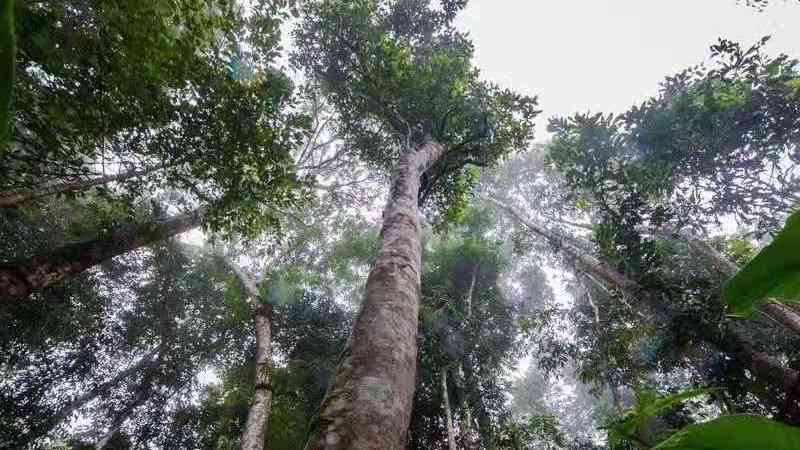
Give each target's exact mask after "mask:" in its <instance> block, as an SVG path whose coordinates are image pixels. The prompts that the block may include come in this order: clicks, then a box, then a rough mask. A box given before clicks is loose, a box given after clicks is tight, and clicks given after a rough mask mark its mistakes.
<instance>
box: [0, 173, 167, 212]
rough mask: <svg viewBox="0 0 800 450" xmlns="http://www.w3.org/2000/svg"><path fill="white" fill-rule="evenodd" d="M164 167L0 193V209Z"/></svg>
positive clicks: (121, 179) (140, 174)
mask: <svg viewBox="0 0 800 450" xmlns="http://www.w3.org/2000/svg"><path fill="white" fill-rule="evenodd" d="M163 168H164V166H163V165H161V166H153V167H148V168H145V169H138V170H129V171H127V172H122V173H118V174H115V175H105V176H102V177H97V178H92V179H89V180H78V181H71V182H66V183H56V184H51V185H49V186H43V187H41V188H39V189H36V190H32V191H27V192H0V208H11V207H14V206H17V205H19V204H21V203H24V202H28V201H31V200H34V199H37V198H42V197H47V196H50V195H56V194H63V193H65V192H75V191H83V190H86V189H89V188H92V187H95V186H102V185H104V184H108V183H111V182H114V181H125V180H129V179H131V178H135V177H139V176H143V175H148V174H150V173H153V172H155V171H157V170H161V169H163Z"/></svg>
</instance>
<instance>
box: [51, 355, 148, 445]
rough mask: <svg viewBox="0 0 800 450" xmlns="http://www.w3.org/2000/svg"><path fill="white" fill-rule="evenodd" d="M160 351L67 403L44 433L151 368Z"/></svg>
mask: <svg viewBox="0 0 800 450" xmlns="http://www.w3.org/2000/svg"><path fill="white" fill-rule="evenodd" d="M160 349H161V346H158V347H156V348H155V349H153V350H152V351H151V352H149V353H148V354H146V355H144V356H143V357H142V359H141V360H139V362H137V363H136V364H134V365H132V366H131V367H128V368H127V369H125V370H123V371H122V372H120V373H119V374H117V376H115V377H114V378H112V379H110V380H108V381H106V382H104V383H101V384H98V385H97V386H95V387H94V388H92V389H91V390H89V391H88V392H85V393H84V394H83V395H81V396H80V397H77V398H76V399H74V400H72V401H71V402H69V404H67V406H65V407H64V408H61V410H59V411H58V412H57V413H56V415H55V416H54V417H53V420H52V422H51V425H50V427H49V429H48V430H47V431H46V433H49V432H50V431H51V430H52V429H53V428H55V427H57V426H58V425H59V424H60V423H61V422H63V421H64V420H66V419H68V418H69V417H70V416H72V414H73V413H74V412H75V411H77V410H79V409H81V408H82V407H83V406H85V405H86V404H88V403H89V402H91V401H92V400H94V399H95V398H97V397H99V396H101V395H105V394H107V393H108V392H109V391H110V390H111V389H113V388H114V387H116V386H118V385H119V384H120V383H122V382H123V381H125V380H126V379H128V378H129V377H131V376H133V375H134V374H136V373H138V372H139V371H141V370H145V369H146V368H148V367H152V365H153V362H154V358H155V356H156V355H157V354H158V352H159V351H160Z"/></svg>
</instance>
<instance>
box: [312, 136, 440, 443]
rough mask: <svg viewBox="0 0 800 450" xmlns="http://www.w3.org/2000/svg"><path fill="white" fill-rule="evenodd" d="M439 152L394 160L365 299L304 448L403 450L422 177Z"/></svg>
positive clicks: (430, 149)
mask: <svg viewBox="0 0 800 450" xmlns="http://www.w3.org/2000/svg"><path fill="white" fill-rule="evenodd" d="M443 153H444V147H442V146H441V145H440V144H438V143H436V142H432V141H428V142H426V143H425V144H423V145H420V146H419V147H418V148H416V149H414V150H413V151H406V152H405V153H404V154H403V155H402V156H401V158H400V161H399V164H398V171H397V175H396V177H395V179H394V181H393V182H392V188H391V191H390V194H389V201H388V203H387V205H386V209H385V210H384V214H383V219H384V220H383V228H382V229H381V236H380V244H379V248H378V255H377V258H376V259H375V262H374V264H373V266H372V269H371V270H370V274H369V277H368V278H367V285H366V289H365V291H366V292H365V298H364V302H363V304H362V307H361V311H360V312H359V314H358V317H357V319H356V322H355V325H354V327H353V332H352V334H351V336H350V339H349V340H348V343H347V347H346V349H345V352H344V354H343V358H342V361H341V363H340V365H339V368H338V369H337V374H336V376H335V378H334V380H333V382H332V383H331V386H330V388H329V389H328V392H327V394H326V395H325V399H324V400H323V402H322V406H321V411H320V419H319V429H318V430H317V432H316V433H315V435H313V436H312V438H311V439H310V440H309V442H308V444H307V446H306V449H308V450H323V449H324V450H338V449H355V450H366V449H374V450H401V449H404V448H405V446H406V434H407V432H408V426H409V422H410V420H411V402H412V399H413V396H414V386H415V376H416V364H417V342H416V339H417V325H418V323H417V321H418V314H419V300H420V265H421V244H420V235H421V224H420V213H419V207H418V199H419V193H420V177H421V175H422V174H423V173H424V172H425V171H426V170H428V169H429V168H430V167H431V166H432V165H433V164H434V163H435V162H436V161H437V160H439V158H441V156H442V155H443Z"/></svg>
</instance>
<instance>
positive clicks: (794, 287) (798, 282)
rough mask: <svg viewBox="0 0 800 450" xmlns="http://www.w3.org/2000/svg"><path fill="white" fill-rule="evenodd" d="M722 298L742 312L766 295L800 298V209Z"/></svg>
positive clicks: (732, 280) (727, 286) (737, 311)
mask: <svg viewBox="0 0 800 450" xmlns="http://www.w3.org/2000/svg"><path fill="white" fill-rule="evenodd" d="M722 298H723V299H724V300H725V302H726V303H727V304H728V306H730V308H731V311H732V312H734V313H740V314H741V313H744V314H747V313H750V312H751V311H752V310H753V307H754V306H755V304H756V303H757V302H758V301H760V300H763V299H765V298H777V299H779V300H783V301H798V300H800V212H796V213H794V214H792V216H790V217H789V220H787V221H786V226H785V227H784V228H783V230H781V232H780V233H778V235H777V236H776V237H775V239H774V240H773V241H772V243H771V244H770V245H768V246H767V247H765V248H764V249H763V250H761V252H760V253H759V254H758V255H757V256H756V257H755V258H753V260H752V261H751V262H750V263H749V264H748V265H747V266H745V267H744V268H743V269H742V270H741V271H739V273H737V274H736V276H734V277H733V279H731V280H730V281H729V282H728V283H727V284H726V285H725V288H724V289H723V291H722ZM799 447H800V446H799Z"/></svg>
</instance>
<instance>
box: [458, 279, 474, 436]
mask: <svg viewBox="0 0 800 450" xmlns="http://www.w3.org/2000/svg"><path fill="white" fill-rule="evenodd" d="M478 269H479V265H478V264H476V265H475V267H473V269H472V276H471V277H470V281H469V288H467V295H466V296H465V297H464V304H465V306H466V310H467V311H466V312H467V321H470V320H472V298H473V296H474V294H475V283H476V281H477V279H478ZM458 373H459V375H460V376H461V377H462V378H464V379H466V377H465V375H464V373H465V372H464V366H463V364H462V363H461V362H459V363H458ZM461 406H462V408H463V409H464V420H463V421H462V422H463V423H462V424H461V435H462V437H463V442H464V446H465V447H466V448H467V449H472V448H475V447H476V446H478V444H479V442H478V440H477V439H474V436H473V434H472V409H471V408H470V405H469V400H468V399H467V396H466V395H465V396H464V403H463V405H461Z"/></svg>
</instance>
